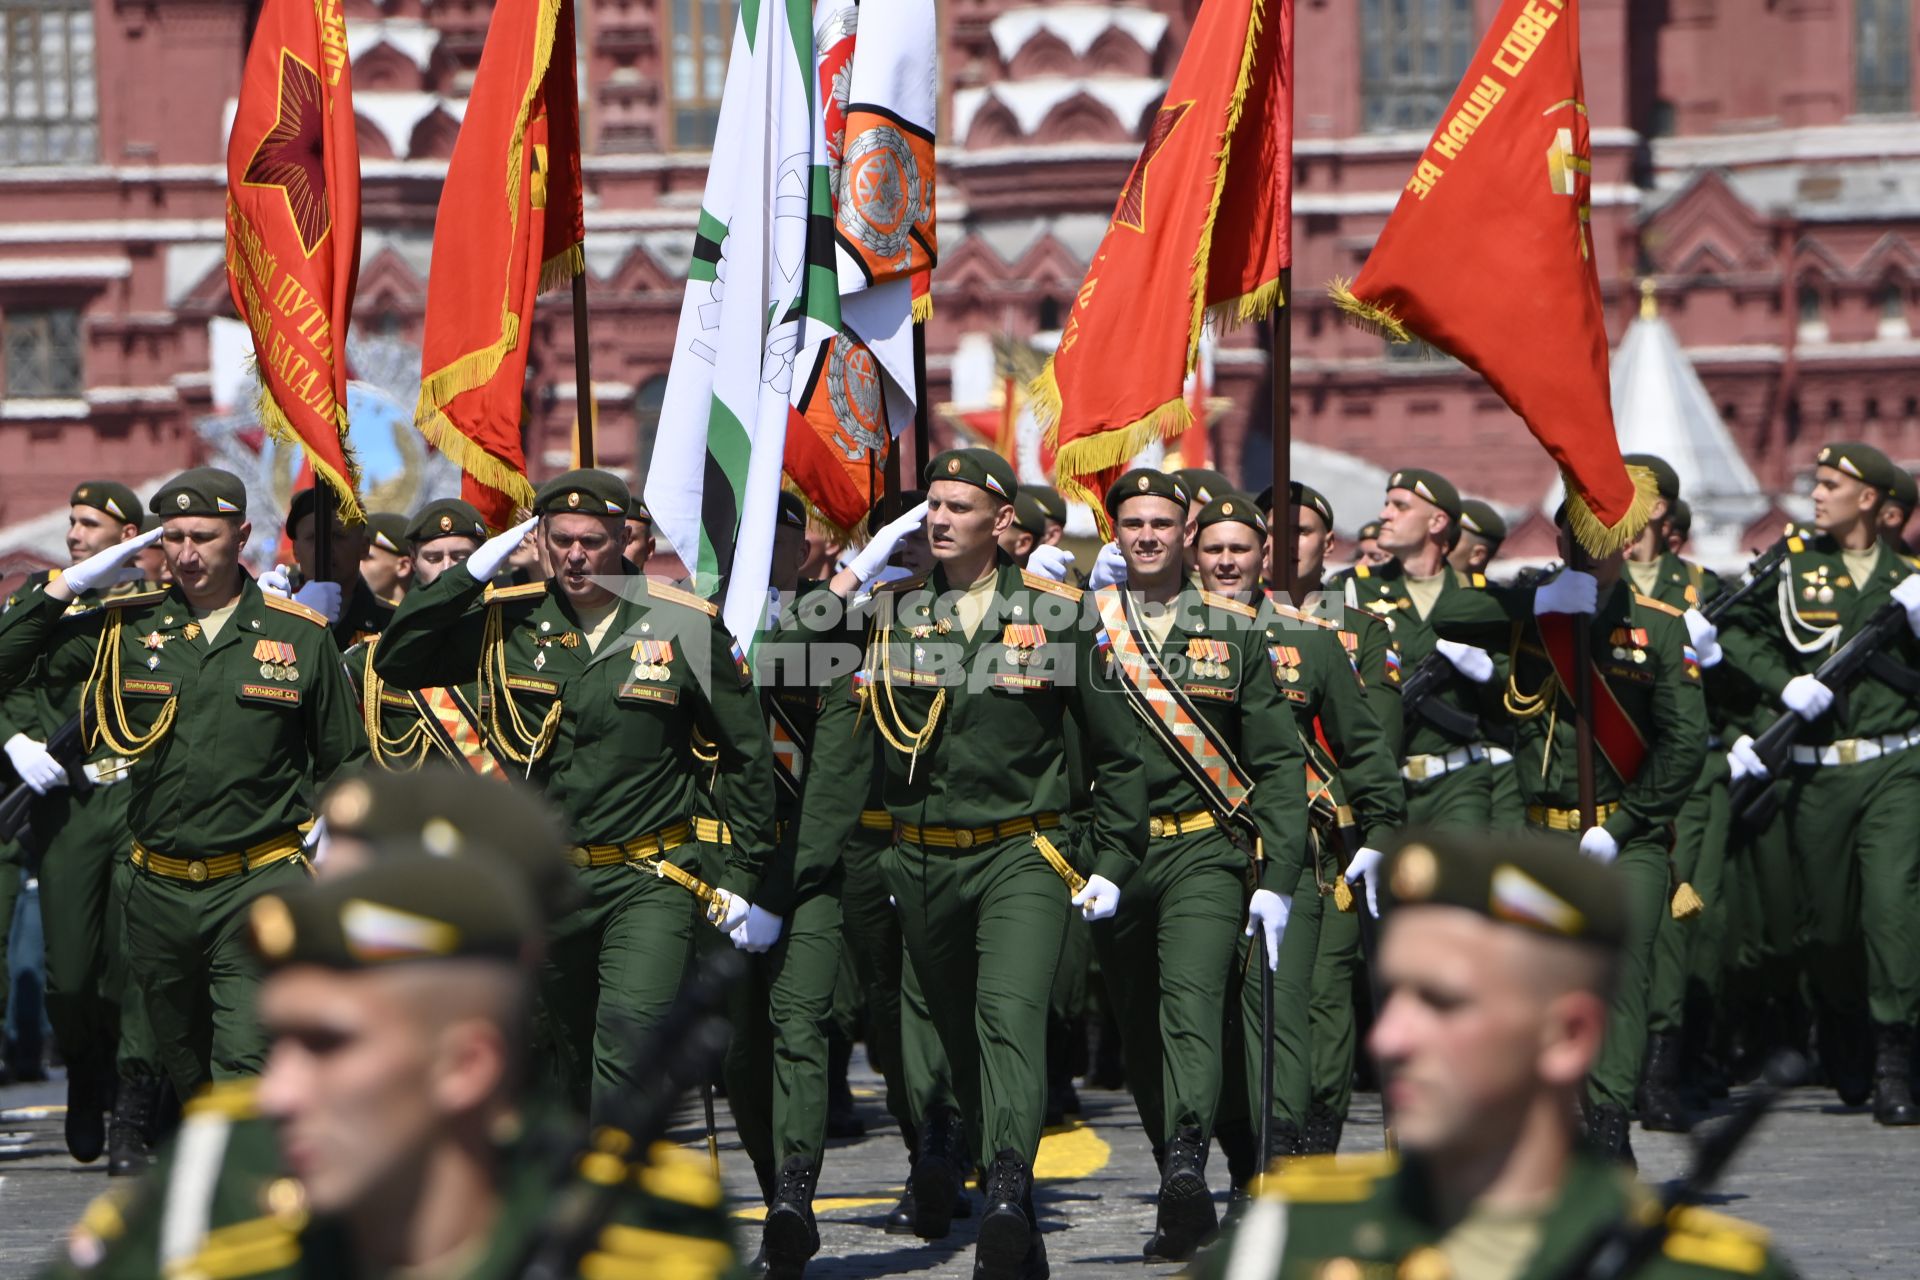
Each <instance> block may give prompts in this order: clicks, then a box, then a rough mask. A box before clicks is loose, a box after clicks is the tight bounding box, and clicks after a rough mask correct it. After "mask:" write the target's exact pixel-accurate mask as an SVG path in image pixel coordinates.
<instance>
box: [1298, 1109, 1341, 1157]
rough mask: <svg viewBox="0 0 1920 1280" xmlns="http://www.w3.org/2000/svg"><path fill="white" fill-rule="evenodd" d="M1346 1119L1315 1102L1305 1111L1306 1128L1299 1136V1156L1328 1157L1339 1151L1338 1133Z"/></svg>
mask: <svg viewBox="0 0 1920 1280" xmlns="http://www.w3.org/2000/svg"><path fill="white" fill-rule="evenodd" d="M1346 1124H1347V1120H1346V1117H1345V1116H1343V1115H1341V1114H1340V1113H1339V1112H1338V1111H1335V1110H1334V1109H1333V1108H1332V1107H1330V1106H1328V1105H1327V1104H1326V1103H1324V1102H1316V1103H1314V1104H1313V1106H1312V1107H1311V1108H1309V1109H1308V1111H1307V1127H1306V1128H1305V1129H1304V1130H1303V1131H1302V1132H1301V1134H1300V1154H1301V1155H1303V1156H1330V1155H1332V1154H1333V1153H1334V1152H1336V1151H1338V1150H1339V1149H1340V1131H1341V1130H1342V1129H1344V1128H1346Z"/></svg>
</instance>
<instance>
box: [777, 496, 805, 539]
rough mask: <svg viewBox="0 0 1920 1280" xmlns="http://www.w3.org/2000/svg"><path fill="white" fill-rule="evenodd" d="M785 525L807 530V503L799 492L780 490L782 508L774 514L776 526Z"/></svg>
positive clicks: (803, 530) (802, 530)
mask: <svg viewBox="0 0 1920 1280" xmlns="http://www.w3.org/2000/svg"><path fill="white" fill-rule="evenodd" d="M781 525H785V526H786V527H787V528H789V529H798V530H800V531H801V532H803V533H804V532H805V531H806V528H807V504H806V500H805V499H803V498H802V497H801V496H800V495H799V494H797V493H788V492H787V491H786V490H784V489H782V490H781V491H780V509H779V511H777V512H776V513H775V515H774V527H775V528H778V527H780V526H781Z"/></svg>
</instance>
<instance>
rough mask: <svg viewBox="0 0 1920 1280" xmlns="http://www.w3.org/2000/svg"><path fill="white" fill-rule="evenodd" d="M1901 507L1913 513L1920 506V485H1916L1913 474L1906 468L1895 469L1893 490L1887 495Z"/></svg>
mask: <svg viewBox="0 0 1920 1280" xmlns="http://www.w3.org/2000/svg"><path fill="white" fill-rule="evenodd" d="M1887 497H1888V498H1890V499H1892V500H1893V501H1894V502H1895V503H1896V504H1898V505H1899V506H1902V507H1905V508H1906V509H1907V510H1908V511H1911V510H1913V509H1914V507H1916V506H1920V485H1917V484H1915V483H1914V479H1913V472H1911V471H1908V470H1907V469H1906V468H1904V467H1895V468H1894V469H1893V489H1892V491H1891V492H1889V493H1888V494H1887Z"/></svg>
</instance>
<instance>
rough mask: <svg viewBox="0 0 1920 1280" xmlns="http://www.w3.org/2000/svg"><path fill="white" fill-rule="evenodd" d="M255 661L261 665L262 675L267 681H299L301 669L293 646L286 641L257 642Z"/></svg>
mask: <svg viewBox="0 0 1920 1280" xmlns="http://www.w3.org/2000/svg"><path fill="white" fill-rule="evenodd" d="M253 660H254V661H255V662H257V663H259V664H260V675H261V677H262V678H264V679H267V680H289V681H292V680H298V679H299V678H300V668H299V667H297V666H295V665H294V663H295V662H296V661H298V658H297V656H296V655H295V653H294V651H293V646H292V645H291V644H289V643H287V642H286V641H285V640H255V641H254V642H253Z"/></svg>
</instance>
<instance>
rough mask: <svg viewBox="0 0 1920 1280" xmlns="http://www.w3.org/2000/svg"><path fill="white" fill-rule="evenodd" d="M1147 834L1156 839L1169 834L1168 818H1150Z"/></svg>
mask: <svg viewBox="0 0 1920 1280" xmlns="http://www.w3.org/2000/svg"><path fill="white" fill-rule="evenodd" d="M1147 834H1148V835H1150V836H1152V837H1153V838H1154V839H1155V840H1158V839H1159V838H1160V837H1161V836H1163V835H1165V834H1167V823H1166V819H1164V818H1160V817H1153V818H1148V819H1147Z"/></svg>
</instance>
